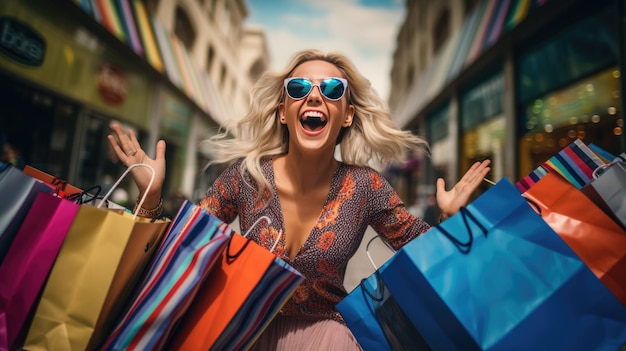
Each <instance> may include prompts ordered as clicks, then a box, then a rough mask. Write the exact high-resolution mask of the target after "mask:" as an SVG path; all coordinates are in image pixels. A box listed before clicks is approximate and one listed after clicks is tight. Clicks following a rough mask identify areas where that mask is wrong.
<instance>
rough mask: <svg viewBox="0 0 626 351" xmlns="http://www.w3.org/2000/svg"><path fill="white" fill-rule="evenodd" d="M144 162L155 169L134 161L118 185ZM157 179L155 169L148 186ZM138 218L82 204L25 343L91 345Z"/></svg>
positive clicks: (29, 346) (59, 347)
mask: <svg viewBox="0 0 626 351" xmlns="http://www.w3.org/2000/svg"><path fill="white" fill-rule="evenodd" d="M138 166H143V167H148V168H150V169H152V168H151V167H150V166H147V165H144V164H137V165H133V166H131V167H129V168H128V169H127V170H126V171H125V173H124V174H123V175H122V177H121V178H120V179H119V180H118V182H117V183H116V184H115V185H114V186H113V187H112V190H113V189H114V188H115V187H116V186H117V185H118V184H119V182H120V181H121V180H122V178H123V177H124V176H126V175H127V174H128V172H129V171H130V170H131V169H132V168H134V167H138ZM153 180H154V173H153V177H152V179H151V182H150V184H149V185H148V186H151V184H152V181H153ZM145 194H147V191H146V192H145ZM145 194H144V196H143V197H142V199H141V200H140V203H139V205H138V206H139V207H141V204H142V203H143V201H144V200H145V196H146V195H145ZM136 224H137V218H136V217H134V216H131V217H128V216H125V215H123V214H120V213H117V212H115V211H111V210H108V209H103V208H98V207H93V206H87V205H81V206H80V208H79V209H78V212H77V213H76V217H75V218H74V221H73V222H72V225H71V227H70V229H69V231H68V233H67V235H66V237H65V240H64V242H63V245H62V246H61V250H60V251H59V254H58V256H57V259H56V261H55V263H54V266H53V267H52V271H51V272H50V275H49V277H48V281H47V282H46V285H45V287H44V289H43V292H42V295H41V299H40V301H39V304H38V305H37V308H36V311H35V315H34V317H33V321H32V323H31V325H30V328H29V330H28V333H27V337H26V341H25V343H24V347H23V348H24V349H26V350H68V351H69V350H85V349H86V348H87V346H88V344H89V341H90V339H91V337H92V335H93V333H94V329H95V328H96V326H97V322H98V319H99V315H100V313H101V311H102V307H103V304H104V302H105V300H106V297H107V295H108V292H109V290H110V288H111V286H112V283H113V281H114V278H115V275H116V272H117V271H118V266H119V265H120V262H121V259H122V257H123V254H124V253H125V250H126V247H127V244H128V243H129V241H130V237H131V235H132V234H133V232H134V228H135V225H136ZM142 251H143V250H142Z"/></svg>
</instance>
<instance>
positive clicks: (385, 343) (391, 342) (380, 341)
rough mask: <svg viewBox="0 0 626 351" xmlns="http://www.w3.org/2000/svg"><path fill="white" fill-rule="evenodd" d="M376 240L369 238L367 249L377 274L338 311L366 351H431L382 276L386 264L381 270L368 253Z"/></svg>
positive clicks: (342, 304)
mask: <svg viewBox="0 0 626 351" xmlns="http://www.w3.org/2000/svg"><path fill="white" fill-rule="evenodd" d="M377 238H380V237H378V236H375V237H373V238H372V239H370V241H369V242H368V243H367V245H366V250H365V251H366V253H367V255H368V257H369V259H370V262H371V263H372V265H373V266H374V268H375V271H374V273H373V274H371V275H370V276H369V277H367V278H366V279H363V280H362V281H361V283H360V284H359V285H357V286H356V287H355V288H354V289H353V290H352V291H351V292H350V293H349V294H348V295H347V296H346V297H345V298H343V300H341V301H340V302H339V303H338V304H337V306H336V308H337V311H339V313H340V314H341V316H342V317H343V319H344V321H345V322H346V325H347V327H348V328H349V329H350V331H351V332H352V334H353V335H354V337H355V338H356V340H357V341H358V343H359V345H360V346H361V348H362V349H363V350H364V351H385V350H388V351H392V350H393V351H398V350H429V347H428V345H426V342H425V341H424V339H423V337H422V336H421V335H420V333H419V332H418V331H417V330H416V329H415V326H413V324H412V323H411V321H410V320H409V319H408V317H407V316H406V315H405V314H404V312H403V311H402V309H401V308H400V306H399V305H398V303H397V302H396V300H395V298H394V297H393V296H392V295H391V294H390V292H389V289H388V288H387V287H386V286H385V284H384V283H383V281H382V278H381V277H380V272H381V271H383V270H385V269H386V268H387V263H385V264H383V266H382V267H380V268H378V267H376V264H374V261H373V260H372V258H371V256H370V254H369V245H370V244H371V243H372V241H373V240H375V239H377Z"/></svg>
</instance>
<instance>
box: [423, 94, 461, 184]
mask: <svg viewBox="0 0 626 351" xmlns="http://www.w3.org/2000/svg"><path fill="white" fill-rule="evenodd" d="M450 113H451V112H450V104H449V103H445V104H444V105H442V106H441V107H439V108H437V109H435V110H433V112H432V113H430V114H429V115H428V116H427V117H426V121H427V122H426V123H427V127H426V128H427V133H428V142H429V144H430V152H431V157H430V158H427V161H428V162H429V165H428V167H427V172H426V175H425V182H424V183H425V184H435V181H436V179H437V178H444V179H446V182H447V181H448V180H449V179H448V177H449V176H450V165H451V164H452V162H454V157H455V154H456V153H455V152H454V147H453V143H452V140H451V139H450V137H449V134H450V117H451V116H450Z"/></svg>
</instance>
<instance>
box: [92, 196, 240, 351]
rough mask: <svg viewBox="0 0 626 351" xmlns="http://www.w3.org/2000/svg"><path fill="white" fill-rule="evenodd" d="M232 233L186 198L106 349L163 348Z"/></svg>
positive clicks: (109, 339)
mask: <svg viewBox="0 0 626 351" xmlns="http://www.w3.org/2000/svg"><path fill="white" fill-rule="evenodd" d="M232 233H233V230H232V229H231V228H230V227H228V226H227V225H226V224H225V223H224V222H222V221H220V220H219V219H218V218H216V217H214V216H212V215H211V214H209V213H208V212H207V211H206V210H205V209H203V208H201V207H199V206H197V205H194V204H192V203H191V202H189V201H185V202H184V203H183V204H182V205H181V208H180V209H179V211H178V213H177V214H176V216H175V218H174V220H173V221H172V223H171V225H170V228H169V231H168V232H167V233H166V237H165V240H164V241H163V242H162V245H161V246H160V247H159V249H158V251H157V254H156V257H155V259H154V261H153V263H152V265H151V266H150V269H149V271H148V273H147V274H146V277H145V279H144V281H143V282H142V285H141V288H140V289H139V292H138V293H137V294H136V296H135V297H134V298H133V301H132V303H131V304H130V307H129V308H128V309H127V310H126V312H125V313H124V316H123V317H122V318H121V319H120V320H119V321H118V322H117V325H116V326H115V328H114V330H113V332H112V333H111V335H110V336H109V338H108V339H107V340H106V341H105V342H104V345H103V346H102V348H101V350H160V349H163V347H164V345H165V344H166V342H167V340H168V337H169V335H170V334H171V332H172V330H173V329H174V327H175V326H176V325H177V323H178V322H179V321H180V319H181V318H182V316H183V315H184V314H185V312H186V311H187V309H188V307H189V304H190V303H191V301H192V300H193V298H194V297H195V295H196V293H197V292H198V289H199V288H200V286H201V283H202V282H203V281H204V280H205V278H206V277H207V275H208V274H209V273H210V272H211V270H212V269H213V267H214V266H215V264H216V263H217V262H218V261H219V259H221V257H222V251H224V249H225V247H226V244H227V243H228V241H229V239H230V237H231V235H232Z"/></svg>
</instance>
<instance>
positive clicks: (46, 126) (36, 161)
mask: <svg viewBox="0 0 626 351" xmlns="http://www.w3.org/2000/svg"><path fill="white" fill-rule="evenodd" d="M0 81H1V83H0V155H1V156H2V158H1V159H0V161H2V162H6V163H11V164H13V165H14V166H16V167H18V168H20V169H21V168H23V167H24V166H25V165H30V166H32V167H35V168H38V169H40V170H42V171H45V172H47V173H49V174H53V175H55V176H57V177H59V178H61V179H65V180H68V179H69V177H70V157H69V155H71V154H72V142H73V135H74V131H75V128H76V124H77V122H76V121H77V111H78V109H77V107H76V106H75V105H73V104H70V103H68V102H67V101H65V100H62V99H59V98H57V97H55V96H54V95H51V94H48V93H47V92H44V91H42V90H39V89H34V88H31V87H28V86H25V85H22V84H19V83H16V82H14V81H12V80H10V79H8V78H7V77H4V76H2V79H0Z"/></svg>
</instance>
